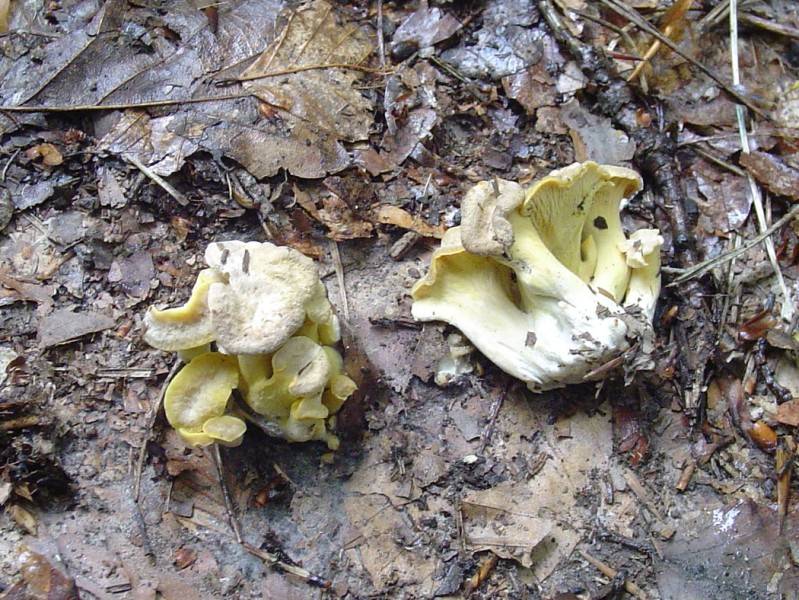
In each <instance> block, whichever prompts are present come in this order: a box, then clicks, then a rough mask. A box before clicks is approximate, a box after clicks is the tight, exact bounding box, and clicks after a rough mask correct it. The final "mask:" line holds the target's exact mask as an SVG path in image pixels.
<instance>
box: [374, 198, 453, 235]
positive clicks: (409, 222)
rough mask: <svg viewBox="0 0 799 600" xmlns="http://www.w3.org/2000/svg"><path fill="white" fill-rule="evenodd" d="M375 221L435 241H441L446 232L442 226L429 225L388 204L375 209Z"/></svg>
mask: <svg viewBox="0 0 799 600" xmlns="http://www.w3.org/2000/svg"><path fill="white" fill-rule="evenodd" d="M375 220H376V221H377V222H378V223H383V224H384V225H396V226H397V227H401V228H402V229H410V230H411V231H415V232H416V233H418V234H419V235H423V236H425V237H434V238H437V239H441V237H442V236H443V235H444V231H445V230H446V227H444V225H438V226H435V225H430V224H429V223H426V222H425V221H424V220H423V219H422V218H421V217H419V216H416V215H412V214H411V213H409V212H408V211H407V210H405V209H402V208H399V207H398V206H393V205H390V204H383V205H382V206H379V207H378V208H377V209H375Z"/></svg>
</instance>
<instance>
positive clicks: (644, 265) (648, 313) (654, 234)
mask: <svg viewBox="0 0 799 600" xmlns="http://www.w3.org/2000/svg"><path fill="white" fill-rule="evenodd" d="M662 245H663V237H662V236H661V235H660V232H659V231H658V230H657V229H639V230H638V231H636V232H634V233H633V234H632V235H631V236H630V239H629V240H627V241H626V243H625V244H624V246H623V249H624V250H625V254H626V257H627V262H628V264H630V266H631V267H632V274H631V275H630V283H629V285H628V287H627V294H626V295H625V297H624V306H625V307H626V308H632V307H637V308H639V309H640V310H641V312H642V313H643V314H644V316H645V317H646V320H647V321H651V320H652V318H653V317H654V316H655V307H656V306H657V299H658V296H659V295H660V248H661V246H662Z"/></svg>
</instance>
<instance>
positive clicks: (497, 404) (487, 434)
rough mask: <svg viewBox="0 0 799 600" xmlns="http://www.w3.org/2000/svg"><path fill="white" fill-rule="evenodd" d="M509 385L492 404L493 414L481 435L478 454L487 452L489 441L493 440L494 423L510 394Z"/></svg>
mask: <svg viewBox="0 0 799 600" xmlns="http://www.w3.org/2000/svg"><path fill="white" fill-rule="evenodd" d="M508 387H509V386H508V385H506V386H505V388H504V389H503V390H502V393H501V394H500V395H499V397H498V398H497V399H496V400H494V403H493V404H492V405H491V416H490V417H489V418H488V423H487V424H486V427H485V429H484V430H483V433H482V435H481V436H480V452H479V453H478V454H482V453H483V452H485V449H486V446H488V442H490V441H491V436H492V435H493V434H494V425H495V424H496V422H497V417H498V416H499V411H500V409H501V408H502V404H503V403H504V402H505V396H507V395H508Z"/></svg>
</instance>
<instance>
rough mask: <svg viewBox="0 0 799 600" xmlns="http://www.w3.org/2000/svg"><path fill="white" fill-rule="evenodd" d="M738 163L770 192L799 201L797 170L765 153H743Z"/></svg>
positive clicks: (798, 174) (798, 172) (798, 175)
mask: <svg viewBox="0 0 799 600" xmlns="http://www.w3.org/2000/svg"><path fill="white" fill-rule="evenodd" d="M738 162H740V163H741V165H742V166H744V167H746V170H747V171H749V172H750V173H751V174H752V176H753V177H754V178H755V179H757V180H758V181H759V182H760V183H761V184H763V185H764V186H765V187H766V188H767V189H768V190H769V191H770V192H772V193H774V194H777V195H779V196H785V197H786V198H790V199H791V200H799V170H797V169H794V168H793V167H790V166H788V165H786V164H785V163H784V162H782V161H781V160H780V159H779V158H777V157H776V156H772V155H771V154H768V153H767V152H749V153H745V152H744V153H742V154H741V157H740V158H739V159H738Z"/></svg>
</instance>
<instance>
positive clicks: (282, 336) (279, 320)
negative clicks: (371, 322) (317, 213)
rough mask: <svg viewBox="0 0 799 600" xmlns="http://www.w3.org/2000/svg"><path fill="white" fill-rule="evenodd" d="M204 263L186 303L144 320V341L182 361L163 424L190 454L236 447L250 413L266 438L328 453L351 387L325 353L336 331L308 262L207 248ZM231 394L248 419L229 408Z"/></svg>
mask: <svg viewBox="0 0 799 600" xmlns="http://www.w3.org/2000/svg"><path fill="white" fill-rule="evenodd" d="M205 257H206V262H207V263H208V265H209V268H207V269H205V270H203V271H201V272H200V274H199V276H198V278H197V283H196V284H195V286H194V289H193V290H192V294H191V297H190V298H189V300H188V302H186V304H184V305H183V306H181V307H178V308H172V309H166V310H156V309H150V311H148V313H147V315H146V316H145V328H146V330H145V334H144V337H145V340H146V341H147V342H148V343H150V344H151V345H153V346H155V347H156V348H160V349H163V350H172V351H178V352H179V353H180V356H181V359H182V360H184V361H185V362H187V365H186V366H185V367H184V368H183V370H182V371H180V372H179V373H178V375H177V376H176V377H175V378H174V379H173V380H172V382H171V383H170V384H169V386H168V387H167V391H166V396H165V408H166V413H167V419H168V420H169V422H170V424H171V425H172V426H173V427H174V428H175V429H176V430H177V431H178V433H180V435H181V437H182V438H183V439H184V440H185V441H186V442H187V443H188V444H191V445H195V446H202V445H207V444H211V443H222V444H228V445H234V444H237V443H239V442H241V439H242V436H243V435H244V431H245V429H246V425H245V423H244V421H242V420H241V419H240V418H239V415H240V416H243V417H245V418H250V419H253V418H254V415H253V412H254V413H258V415H259V416H262V417H265V419H266V423H267V424H268V427H269V432H270V433H272V434H277V435H281V436H282V437H284V438H286V439H287V440H289V441H294V442H299V441H307V440H323V441H326V442H327V444H328V446H329V447H331V448H335V447H336V446H337V445H338V439H337V438H336V436H335V435H333V434H332V433H330V431H329V428H332V427H333V426H334V424H335V423H334V417H333V415H334V414H335V413H336V412H337V411H338V410H339V409H340V408H341V405H342V404H343V403H344V401H345V400H346V399H347V398H348V397H349V396H350V395H351V394H352V393H353V392H354V391H355V389H356V386H355V383H354V382H353V381H352V379H350V378H349V377H348V376H347V375H345V374H344V373H343V372H342V365H343V361H342V358H341V356H340V355H339V354H338V352H337V351H336V350H335V349H334V348H332V347H331V345H332V344H335V343H336V342H337V341H338V340H339V339H340V330H339V322H338V319H337V317H336V315H335V313H334V312H333V309H332V307H331V306H330V302H329V301H328V299H327V291H326V290H325V287H324V285H323V284H322V282H321V281H320V279H319V275H318V273H317V271H316V266H315V265H314V263H313V261H312V260H310V259H309V258H307V257H305V256H303V255H302V254H300V253H299V252H297V251H296V250H293V249H290V248H282V247H278V246H274V245H273V244H270V243H268V242H264V243H258V242H239V241H231V242H221V243H216V244H211V245H210V246H209V247H208V248H207V250H206V253H205ZM212 343H215V344H217V345H218V347H219V350H220V352H210V351H209V350H210V344H212ZM234 388H239V389H240V390H241V392H242V395H243V397H244V398H245V400H246V403H247V404H248V405H249V409H248V410H250V411H253V412H249V413H248V412H247V410H245V409H243V408H242V407H240V406H236V405H235V403H234V402H232V401H229V398H230V395H231V392H232V391H233V389H234ZM228 413H232V414H228ZM262 421H263V420H261V421H258V422H259V424H263V423H262Z"/></svg>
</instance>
